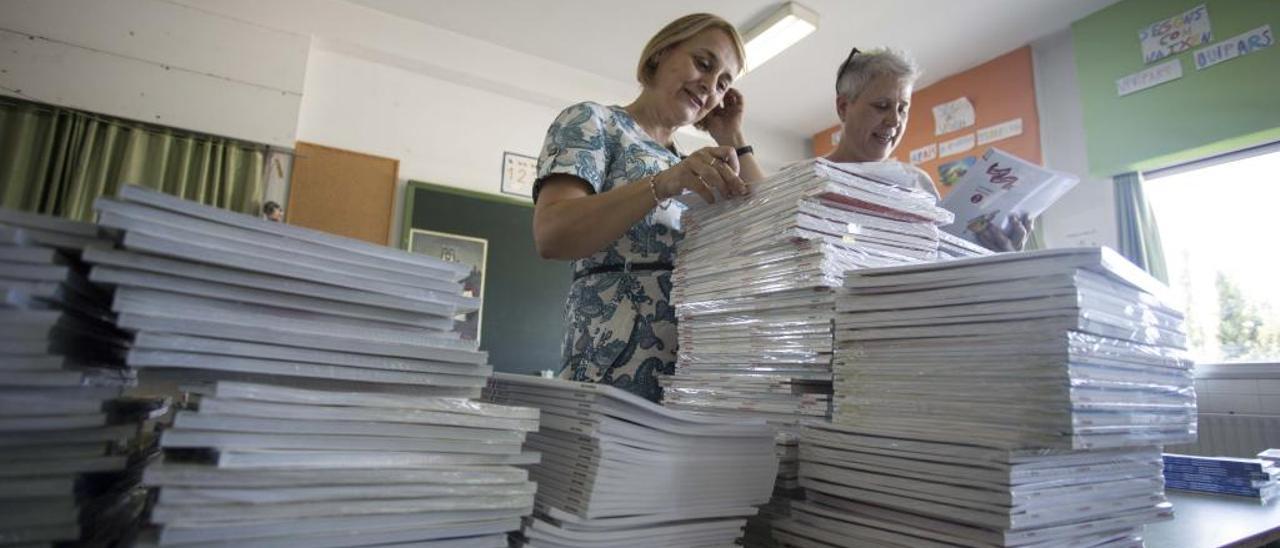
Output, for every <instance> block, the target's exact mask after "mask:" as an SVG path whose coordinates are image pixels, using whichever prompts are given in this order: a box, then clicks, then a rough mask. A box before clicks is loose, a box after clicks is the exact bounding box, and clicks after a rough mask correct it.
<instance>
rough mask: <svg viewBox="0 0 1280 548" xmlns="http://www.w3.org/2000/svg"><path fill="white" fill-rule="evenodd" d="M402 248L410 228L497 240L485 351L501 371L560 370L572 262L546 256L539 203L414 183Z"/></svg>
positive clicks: (408, 191) (489, 274)
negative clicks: (536, 242) (536, 223)
mask: <svg viewBox="0 0 1280 548" xmlns="http://www.w3.org/2000/svg"><path fill="white" fill-rule="evenodd" d="M404 192H405V197H404V198H405V200H404V224H403V225H402V226H403V231H402V234H401V240H400V241H401V244H400V245H401V247H404V246H406V245H408V242H409V237H408V234H409V229H411V228H421V229H427V230H435V231H439V232H448V233H450V234H461V235H464V236H472V237H476V238H484V239H486V240H488V241H489V257H488V264H487V265H486V266H485V270H486V273H485V286H484V292H485V295H484V305H483V306H484V314H483V315H482V317H481V322H482V323H483V325H482V326H481V327H480V348H481V349H483V350H488V351H489V363H491V364H493V367H494V369H495V370H498V371H505V372H508V373H535V372H537V371H541V370H543V369H553V370H556V371H559V370H560V364H561V360H560V341H561V340H563V339H564V299H565V296H566V295H567V294H568V292H569V281H570V280H571V273H570V271H569V263H568V262H565V261H549V260H545V259H542V258H541V257H538V253H537V251H536V250H535V249H534V246H533V204H532V203H530V202H528V201H525V200H516V199H514V198H505V197H502V196H495V195H493V194H481V193H478V192H468V191H465V190H459V189H456V188H450V187H446V186H443V185H434V184H431V183H422V182H418V181H409V184H408V185H407V186H406V188H405V191H404Z"/></svg>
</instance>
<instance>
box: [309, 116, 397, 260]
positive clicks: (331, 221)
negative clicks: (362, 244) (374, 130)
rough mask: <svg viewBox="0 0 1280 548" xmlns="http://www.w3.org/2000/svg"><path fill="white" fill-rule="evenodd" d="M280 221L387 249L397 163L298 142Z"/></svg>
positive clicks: (386, 159) (381, 158)
mask: <svg viewBox="0 0 1280 548" xmlns="http://www.w3.org/2000/svg"><path fill="white" fill-rule="evenodd" d="M294 154H295V156H294V161H293V178H292V180H291V182H290V183H289V203H288V205H286V206H285V220H286V222H288V223H289V224H294V225H298V226H305V227H307V228H314V229H316V230H323V231H325V232H329V233H331V234H337V235H340V236H346V237H349V238H356V239H359V240H364V241H366V242H372V243H375V244H378V245H387V244H388V240H389V238H390V232H391V215H392V208H393V205H394V203H395V192H396V178H397V177H398V175H399V172H400V161H399V160H396V159H393V158H383V157H381V156H373V155H370V154H363V153H359V152H354V151H350V150H343V149H339V148H333V147H327V146H323V145H317V144H314V143H305V142H302V141H299V142H298V145H297V147H296V148H295V149H294Z"/></svg>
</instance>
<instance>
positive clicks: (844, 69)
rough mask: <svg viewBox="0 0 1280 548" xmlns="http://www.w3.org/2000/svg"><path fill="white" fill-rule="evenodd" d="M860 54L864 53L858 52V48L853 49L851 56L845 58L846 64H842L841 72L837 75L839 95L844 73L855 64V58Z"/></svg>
mask: <svg viewBox="0 0 1280 548" xmlns="http://www.w3.org/2000/svg"><path fill="white" fill-rule="evenodd" d="M859 53H862V52H860V51H858V48H853V50H851V51H850V52H849V56H848V57H845V58H844V62H843V63H840V71H839V72H837V73H836V92H837V93H838V92H839V91H840V78H843V77H844V71H846V70H848V69H849V64H850V63H852V62H853V56H855V55H857V54H859Z"/></svg>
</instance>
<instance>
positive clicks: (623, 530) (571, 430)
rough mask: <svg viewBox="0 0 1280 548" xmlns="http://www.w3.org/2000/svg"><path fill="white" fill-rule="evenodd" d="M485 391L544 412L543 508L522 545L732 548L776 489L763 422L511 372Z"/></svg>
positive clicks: (536, 473)
mask: <svg viewBox="0 0 1280 548" xmlns="http://www.w3.org/2000/svg"><path fill="white" fill-rule="evenodd" d="M486 395H487V397H488V399H490V400H491V401H494V402H498V403H506V404H512V405H521V406H529V407H537V408H538V409H539V410H541V412H542V415H541V421H542V424H541V426H542V428H541V430H540V431H538V432H536V433H530V434H529V438H528V447H529V449H532V450H536V451H540V452H541V453H542V454H543V455H544V458H543V460H542V462H541V463H539V464H537V465H534V466H532V467H531V469H530V473H531V475H532V479H533V480H534V481H536V482H537V483H538V495H537V504H536V509H535V512H534V515H533V517H531V518H529V519H527V520H526V522H525V526H524V528H523V529H522V530H521V532H520V533H519V534H518V535H516V536H514V537H513V540H514V541H515V545H517V546H530V547H539V546H544V547H591V546H618V547H637V548H639V547H642V546H689V547H693V546H731V545H733V543H734V542H735V540H736V539H738V538H739V537H740V536H741V533H742V528H743V525H744V524H745V522H746V519H747V517H748V516H751V515H754V514H755V513H756V508H755V507H756V506H759V505H761V504H764V503H765V502H766V501H768V500H769V495H770V493H771V492H772V490H773V479H774V477H775V475H776V474H777V468H778V464H777V460H776V458H775V456H774V445H773V431H772V429H771V428H770V427H769V426H768V425H767V424H765V422H764V421H762V420H759V419H743V418H727V417H719V416H715V415H704V414H699V413H691V412H687V411H678V410H673V409H669V408H664V407H661V406H658V405H655V404H653V403H651V402H649V401H648V400H645V399H643V398H639V397H636V396H634V395H632V394H630V393H627V392H624V391H622V390H619V389H617V388H614V387H612V386H608V385H603V384H588V383H578V382H572V381H564V380H559V379H542V378H536V377H528V376H517V375H511V374H504V373H498V374H495V375H494V377H493V381H492V383H491V385H490V386H489V388H488V389H487V390H486Z"/></svg>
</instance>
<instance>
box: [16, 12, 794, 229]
mask: <svg viewBox="0 0 1280 548" xmlns="http://www.w3.org/2000/svg"><path fill="white" fill-rule="evenodd" d="M0 10H2V13H4V15H5V17H3V19H4V20H5V23H4V24H3V25H0V28H7V27H14V28H17V29H20V30H25V31H26V32H30V33H32V34H38V35H42V36H50V37H53V39H55V40H63V41H78V42H77V43H79V42H83V46H84V47H78V46H70V45H66V44H62V43H61V42H54V41H47V40H27V38H26V37H25V36H23V35H20V34H14V33H12V32H3V31H0V40H2V41H3V43H4V44H5V45H10V46H13V47H12V48H4V49H5V53H4V54H7V55H17V57H18V61H20V62H18V63H16V64H15V65H14V66H16V67H17V69H15V70H14V71H10V72H6V73H0V84H2V86H3V87H4V88H7V89H10V90H14V89H21V90H23V91H24V93H25V94H26V95H27V96H28V97H30V98H32V99H34V100H38V101H45V102H52V103H55V104H62V105H67V106H73V107H76V108H83V109H86V110H92V111H97V112H104V113H107V114H113V115H117V116H122V117H126V118H132V119H138V120H145V121H151V122H156V123H160V124H166V125H175V126H178V127H182V128H186V129H191V130H195V131H202V132H207V133H214V134H218V135H225V136H230V137H236V138H241V139H245V140H250V141H256V142H264V143H269V144H273V145H279V146H286V147H292V146H293V142H294V141H295V140H305V141H311V142H316V143H319V144H324V145H328V146H334V147H338V148H347V149H351V150H355V151H358V152H365V153H369V154H376V155H381V156H388V157H392V158H398V159H400V160H401V181H400V188H401V189H403V185H404V181H405V180H408V179H415V180H422V181H431V182H434V183H438V184H442V185H447V186H452V187H457V188H461V189H466V190H473V191H478V192H485V193H492V194H498V193H499V192H500V190H499V187H500V182H501V181H500V179H501V170H500V164H501V161H502V153H503V152H504V151H511V152H516V153H520V154H525V155H530V156H536V155H537V152H538V150H539V148H540V147H541V144H542V139H543V137H544V135H545V133H546V129H547V126H549V125H550V123H551V121H552V120H553V118H554V117H555V115H556V113H558V112H559V111H560V110H561V109H562V108H564V107H565V106H568V105H569V104H572V103H575V102H578V101H584V100H593V101H599V102H604V103H625V102H629V101H630V100H631V99H632V98H633V97H634V96H635V94H636V93H637V92H638V84H632V83H628V82H618V81H614V80H610V79H607V78H602V77H600V76H596V75H594V74H591V73H588V72H585V71H582V70H580V69H577V68H575V67H571V66H567V65H562V64H558V63H555V62H552V61H548V60H546V59H542V58H539V57H535V56H532V55H528V54H525V53H522V52H519V51H515V50H511V49H507V48H504V47H501V46H497V45H495V44H491V43H488V42H484V41H481V40H477V39H473V38H469V37H467V36H463V35H460V34H457V33H454V32H451V31H447V30H444V29H441V28H437V27H433V26H431V25H427V24H423V23H420V22H417V21H413V20H409V19H404V18H400V17H396V16H393V15H389V14H386V13H383V12H379V11H376V10H373V9H370V8H366V7H364V6H361V5H358V4H353V3H349V2H344V1H341V0H273V1H271V2H258V1H255V0H97V1H93V2H90V1H85V0H48V1H43V0H0ZM11 13H12V14H13V16H11V15H10V14H11ZM10 20H12V21H13V23H10ZM131 31H132V32H134V34H133V35H131V34H129V33H130V32H131ZM28 42H30V43H29V44H28ZM642 46H643V44H636V49H637V52H638V51H639V49H640V48H641V47H642ZM14 49H16V50H17V51H18V54H10V53H9V52H11V51H13V50H14ZM0 59H4V58H3V57H0ZM139 59H142V60H139ZM51 61H52V62H51ZM135 65H136V66H135ZM79 73H84V74H87V75H88V76H87V77H85V78H81V77H80V74H79ZM73 75H74V76H73ZM121 75H123V77H121ZM86 84H87V85H86ZM0 92H2V93H10V94H14V93H13V92H11V91H10V92H4V91H0ZM279 98H283V99H279ZM156 116H159V117H158V118H157V117H156ZM746 129H747V133H748V136H749V137H750V139H751V140H752V144H753V145H755V148H756V151H757V155H758V160H759V161H760V162H761V163H762V164H763V165H764V167H765V168H766V169H767V170H772V169H777V168H779V167H781V166H782V165H785V164H786V163H789V162H792V161H795V160H799V159H803V158H805V157H807V155H808V151H807V144H806V138H805V136H804V135H802V134H799V133H796V134H788V133H785V132H780V131H777V130H769V129H764V128H758V127H754V126H750V125H749V126H748V127H747V128H746ZM677 140H678V141H679V142H680V143H681V146H682V147H684V148H686V149H696V148H699V147H701V146H707V145H709V144H711V141H710V139H708V138H707V137H706V136H705V134H701V133H699V132H696V131H693V130H689V131H688V132H684V133H681V134H680V135H679V136H678V137H677ZM279 193H280V192H279V191H278V190H277V194H279ZM398 194H399V195H402V194H403V193H402V192H398ZM399 207H400V205H399V204H397V206H396V208H397V211H398V210H399ZM399 222H400V219H399V216H396V218H395V220H394V224H395V225H394V226H392V227H391V234H392V235H393V236H398V234H399V233H400V231H399ZM397 241H398V238H394V237H393V239H392V242H393V243H394V242H397Z"/></svg>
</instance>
